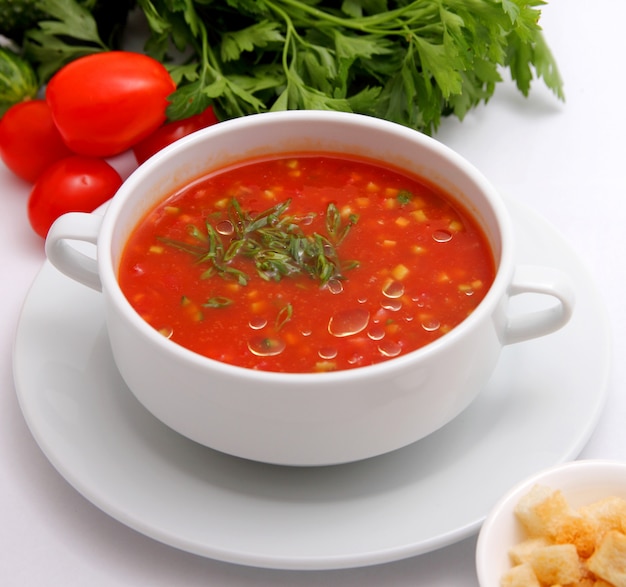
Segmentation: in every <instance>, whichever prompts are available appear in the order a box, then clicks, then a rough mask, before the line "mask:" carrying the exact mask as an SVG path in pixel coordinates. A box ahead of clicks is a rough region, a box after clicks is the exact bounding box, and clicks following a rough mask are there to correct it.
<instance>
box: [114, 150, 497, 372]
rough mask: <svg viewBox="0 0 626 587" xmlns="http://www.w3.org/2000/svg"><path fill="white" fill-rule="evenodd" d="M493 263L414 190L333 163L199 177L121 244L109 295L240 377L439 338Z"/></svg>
mask: <svg viewBox="0 0 626 587" xmlns="http://www.w3.org/2000/svg"><path fill="white" fill-rule="evenodd" d="M494 276H495V263H494V259H493V254H492V252H491V250H490V247H489V245H488V243H487V240H486V238H485V236H484V234H483V233H482V232H481V229H480V228H479V227H478V225H477V223H476V222H475V220H473V219H472V218H471V216H470V215H469V214H468V213H467V212H466V211H465V210H463V209H461V208H460V207H459V206H458V205H456V204H454V203H452V200H451V198H449V197H448V196H447V195H446V194H444V193H442V192H441V191H440V190H438V189H436V188H434V187H432V186H429V185H427V184H426V183H424V182H423V181H421V180H420V179H419V178H416V177H411V176H407V175H406V174H404V173H402V172H400V171H398V170H394V169H391V168H387V167H381V166H380V164H378V163H374V162H370V161H367V160H361V159H351V158H346V157H345V156H343V155H337V156H335V155H333V154H330V153H329V154H315V155H313V154H303V155H297V156H296V155H290V156H284V157H277V158H271V159H268V160H253V161H247V162H245V163H243V164H241V165H239V166H236V167H233V168H229V169H226V170H223V171H220V172H218V173H214V174H211V175H208V176H206V177H202V178H200V179H198V180H197V181H195V182H193V183H192V184H190V185H188V186H186V187H185V188H183V189H181V190H180V191H178V192H177V193H175V194H173V195H172V196H171V197H169V198H167V199H166V200H165V201H164V202H162V203H161V204H160V205H158V206H157V207H156V208H155V209H154V210H153V211H151V212H150V213H149V214H148V215H147V216H146V217H145V218H144V219H143V221H142V222H140V224H139V226H138V227H137V228H136V230H135V231H134V232H133V234H132V236H131V238H130V239H129V242H128V243H127V245H126V247H125V250H124V253H123V256H122V259H121V263H120V267H119V282H120V286H121V288H122V290H123V292H124V294H125V295H126V297H127V298H128V300H129V301H130V303H131V304H132V306H133V307H134V308H135V309H136V311H137V312H138V313H139V314H140V315H141V316H142V317H143V318H144V319H145V320H146V321H147V322H148V323H149V324H151V325H152V326H153V327H154V328H155V329H157V330H158V331H159V332H161V333H162V334H163V335H164V336H167V337H169V338H171V339H172V340H173V341H175V342H176V343H178V344H180V345H182V346H184V347H187V348H188V349H191V350H192V351H195V352H197V353H200V354H202V355H205V356H207V357H211V358H213V359H217V360H218V361H223V362H225V363H231V364H233V365H239V366H241V367H248V368H252V369H261V370H266V371H283V372H319V371H334V370H338V369H350V368H355V367H362V366H365V365H371V364H373V363H378V362H380V361H384V360H386V359H389V358H392V357H396V356H398V355H401V354H404V353H407V352H409V351H412V350H415V349H417V348H419V347H422V346H424V345H426V344H428V343H429V342H432V341H434V340H435V339H437V338H439V337H440V336H442V335H444V334H445V333H446V332H449V331H450V330H451V329H452V328H454V327H455V326H456V325H457V324H459V323H460V322H461V321H462V320H463V319H464V318H466V317H467V316H468V315H469V314H470V313H471V312H472V311H473V310H474V308H476V306H477V305H478V304H479V303H480V301H481V300H482V299H483V297H484V296H485V294H486V293H487V291H488V289H489V287H490V285H491V284H492V282H493V279H494Z"/></svg>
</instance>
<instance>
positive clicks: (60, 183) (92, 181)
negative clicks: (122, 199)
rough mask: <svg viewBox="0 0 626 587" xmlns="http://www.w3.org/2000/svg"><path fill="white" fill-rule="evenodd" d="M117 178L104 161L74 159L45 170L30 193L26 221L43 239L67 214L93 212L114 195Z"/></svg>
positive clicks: (55, 164) (119, 184)
mask: <svg viewBox="0 0 626 587" xmlns="http://www.w3.org/2000/svg"><path fill="white" fill-rule="evenodd" d="M121 185H122V178H121V177H120V174H119V173H118V172H117V171H115V169H113V167H111V166H110V165H109V164H108V163H107V162H106V161H104V160H102V159H96V158H95V157H84V156H80V155H73V156H71V157H66V158H65V159H61V160H60V161H57V162H56V163H53V164H52V165H51V166H50V167H48V169H46V170H45V171H44V172H43V173H42V174H41V176H40V177H39V179H38V180H37V182H36V183H35V185H34V186H33V189H32V191H31V193H30V197H29V200H28V219H29V220H30V224H31V226H32V227H33V229H34V230H35V232H36V233H37V234H38V235H39V236H41V237H43V238H45V237H46V235H47V234H48V230H49V229H50V227H51V226H52V223H53V222H54V221H55V220H56V219H57V218H58V217H59V216H61V214H65V213H66V212H93V211H94V210H95V209H96V208H97V207H98V206H100V205H101V204H104V203H105V202H106V201H107V200H109V199H110V198H112V197H113V196H114V195H115V192H116V191H117V190H118V189H119V187H120V186H121Z"/></svg>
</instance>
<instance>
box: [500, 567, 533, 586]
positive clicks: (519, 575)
mask: <svg viewBox="0 0 626 587" xmlns="http://www.w3.org/2000/svg"><path fill="white" fill-rule="evenodd" d="M500 587H541V583H539V579H537V575H535V571H533V569H532V567H531V566H530V565H529V564H528V563H523V564H521V565H517V566H515V567H513V568H511V569H509V570H508V571H507V572H506V573H504V575H502V578H501V579H500Z"/></svg>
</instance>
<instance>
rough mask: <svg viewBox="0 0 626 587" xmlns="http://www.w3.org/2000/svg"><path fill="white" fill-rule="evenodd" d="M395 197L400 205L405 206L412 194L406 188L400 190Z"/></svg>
mask: <svg viewBox="0 0 626 587" xmlns="http://www.w3.org/2000/svg"><path fill="white" fill-rule="evenodd" d="M396 199H397V200H398V203H399V204H400V205H401V206H406V205H407V204H408V203H409V202H410V201H411V200H412V199H413V194H412V193H411V192H409V191H408V190H400V191H399V192H398V195H397V196H396Z"/></svg>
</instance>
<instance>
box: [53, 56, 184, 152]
mask: <svg viewBox="0 0 626 587" xmlns="http://www.w3.org/2000/svg"><path fill="white" fill-rule="evenodd" d="M175 89H176V85H175V84H174V81H173V80H172V78H171V77H170V74H169V73H168V72H167V70H166V69H165V67H164V66H163V65H162V64H161V63H159V62H158V61H156V60H155V59H152V58H151V57H148V56H147V55H143V54H141V53H132V52H130V51H107V52H104V53H96V54H94V55H87V56H86V57H81V58H79V59H77V60H76V61H72V62H71V63H69V64H68V65H66V66H65V67H63V68H61V69H60V70H59V71H58V72H57V73H56V74H55V75H54V76H53V77H52V79H51V80H50V82H49V84H48V87H47V89H46V100H47V101H48V104H49V105H50V109H51V110H52V117H53V119H54V122H55V124H56V125H57V128H58V129H59V132H60V133H61V136H62V137H63V140H64V141H65V143H66V144H67V146H68V147H69V148H70V149H72V151H75V152H76V153H79V154H80V155H89V156H92V157H111V156H113V155H118V154H119V153H122V152H123V151H126V150H127V149H129V148H130V147H132V146H133V145H134V144H135V143H137V142H138V141H140V140H142V139H143V138H145V137H147V136H148V135H149V134H151V133H152V132H154V131H155V130H156V129H157V128H159V126H161V125H162V124H163V122H164V121H165V109H166V107H167V105H168V100H167V97H168V96H169V95H170V94H171V93H172V92H174V90H175Z"/></svg>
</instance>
